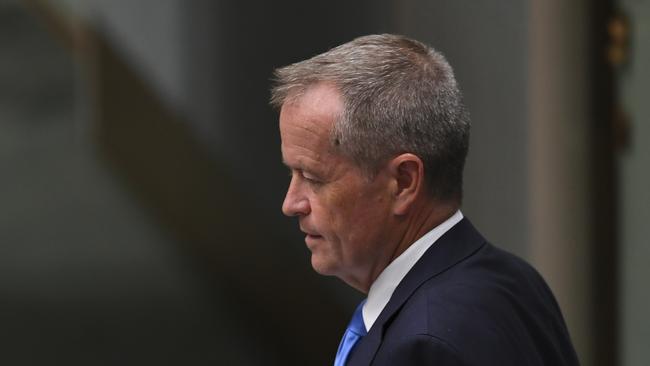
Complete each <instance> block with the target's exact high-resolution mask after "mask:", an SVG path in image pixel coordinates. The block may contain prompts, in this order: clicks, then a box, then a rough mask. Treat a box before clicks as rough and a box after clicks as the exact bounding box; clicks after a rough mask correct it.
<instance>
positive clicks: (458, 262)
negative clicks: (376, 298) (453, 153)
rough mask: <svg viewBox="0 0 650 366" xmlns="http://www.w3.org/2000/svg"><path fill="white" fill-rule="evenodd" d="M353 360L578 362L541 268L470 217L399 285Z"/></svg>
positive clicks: (472, 364) (473, 364)
mask: <svg viewBox="0 0 650 366" xmlns="http://www.w3.org/2000/svg"><path fill="white" fill-rule="evenodd" d="M347 365H348V366H361V365H373V366H408V365H436V366H452V365H466V366H478V365H480V366H492V365H494V366H527V365H545V366H563V365H578V360H577V357H576V354H575V351H574V349H573V346H572V345H571V340H570V338H569V333H568V331H567V328H566V325H565V324H564V320H563V318H562V314H561V313H560V309H559V307H558V305H557V303H556V301H555V299H554V297H553V294H552V293H551V291H550V289H549V288H548V286H547V285H546V283H545V282H544V280H543V279H542V278H541V276H540V275H539V274H538V273H537V272H536V271H535V270H534V269H533V268H532V267H531V266H530V265H528V264H527V263H526V262H524V261H523V260H521V259H519V258H517V257H515V256H514V255H511V254H509V253H507V252H504V251H502V250H500V249H497V248H495V247H494V246H492V245H491V244H489V243H488V242H486V240H485V239H484V238H483V237H482V236H481V235H480V234H479V233H478V231H476V229H474V227H473V226H472V224H471V223H470V222H469V221H468V220H467V219H466V218H465V219H463V220H462V221H460V222H459V223H458V224H456V225H455V226H454V227H453V228H452V229H451V230H449V231H448V232H447V233H445V234H444V235H443V236H442V237H441V238H440V239H438V241H437V242H436V243H435V244H434V245H432V246H431V247H430V248H429V249H428V250H427V252H426V253H425V254H424V255H423V256H422V258H420V260H419V261H418V262H417V263H416V264H415V266H414V267H413V268H412V269H411V271H410V272H409V273H408V274H407V275H406V277H405V278H404V279H403V280H402V282H401V283H400V284H399V286H398V287H397V288H396V289H395V292H394V293H393V296H392V297H391V299H390V301H389V302H388V304H387V305H386V307H385V308H384V310H383V311H382V312H381V314H380V315H379V317H378V318H377V320H376V322H375V323H374V325H373V326H372V328H371V329H370V331H369V332H368V335H366V336H365V337H364V338H362V339H361V341H359V343H358V344H357V345H356V346H355V348H354V349H353V350H352V353H351V355H350V358H349V359H348V363H347Z"/></svg>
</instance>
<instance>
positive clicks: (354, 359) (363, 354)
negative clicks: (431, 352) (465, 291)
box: [347, 218, 485, 366]
mask: <svg viewBox="0 0 650 366" xmlns="http://www.w3.org/2000/svg"><path fill="white" fill-rule="evenodd" d="M484 243H485V239H483V237H482V236H481V234H479V233H478V231H476V229H475V228H474V226H473V225H472V224H471V223H470V222H469V220H467V219H466V218H463V220H461V221H460V222H459V223H458V224H456V225H454V227H452V228H451V229H450V230H449V231H447V232H446V233H445V234H444V235H443V236H442V237H440V239H438V241H436V243H435V244H433V245H432V246H431V247H430V248H429V249H428V250H427V251H426V252H425V253H424V255H423V256H422V258H420V259H419V260H418V261H417V263H416V264H415V265H414V266H413V268H411V270H410V271H409V272H408V273H407V274H406V276H405V277H404V279H403V280H402V282H400V284H399V285H398V286H397V288H396V289H395V292H393V295H392V296H391V298H390V301H389V302H388V304H386V307H384V310H382V312H381V313H380V314H379V317H378V318H377V320H376V321H375V323H374V325H373V326H372V328H371V329H370V332H368V334H367V335H366V336H365V337H363V338H362V339H361V341H359V343H358V344H357V345H356V347H355V348H354V350H353V352H352V354H351V355H350V358H349V361H348V363H347V365H349V366H362V365H364V366H365V365H370V364H371V362H372V360H373V359H374V357H375V354H376V353H377V350H378V349H379V346H380V345H381V342H382V340H383V336H384V334H385V331H386V328H387V327H388V326H389V325H390V322H391V319H392V318H393V317H394V316H395V315H396V314H397V313H398V312H399V310H400V309H401V307H402V306H403V305H404V303H406V301H407V300H408V299H409V297H411V295H412V294H413V293H414V292H415V291H416V290H417V289H418V288H419V287H420V286H421V285H422V284H423V283H424V282H425V281H427V280H429V279H430V278H432V277H435V276H437V275H438V274H440V273H442V272H444V271H445V270H447V269H448V268H451V267H453V266H454V265H456V264H458V263H459V262H460V261H462V260H463V259H465V258H466V257H468V256H470V255H471V254H473V253H474V252H476V251H477V250H478V249H479V248H480V247H481V246H483V244H484Z"/></svg>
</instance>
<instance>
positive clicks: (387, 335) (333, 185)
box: [271, 35, 578, 366]
mask: <svg viewBox="0 0 650 366" xmlns="http://www.w3.org/2000/svg"><path fill="white" fill-rule="evenodd" d="M461 99H462V98H461V93H460V91H459V89H458V87H457V85H456V81H455V79H454V75H453V72H452V69H451V67H450V66H449V64H448V63H447V62H446V60H445V59H444V57H443V56H442V55H440V54H439V53H437V52H436V51H434V50H433V49H431V48H429V47H427V46H425V45H423V44H421V43H419V42H417V41H414V40H410V39H408V38H405V37H401V36H394V35H373V36H366V37H361V38H358V39H355V40H353V41H352V42H349V43H346V44H344V45H341V46H339V47H336V48H334V49H332V50H330V51H328V52H326V53H323V54H321V55H318V56H315V57H313V58H311V59H309V60H306V61H302V62H299V63H296V64H293V65H290V66H287V67H284V68H280V69H278V70H276V85H275V86H274V88H273V90H272V98H271V102H272V104H273V105H275V106H277V107H278V108H280V135H281V139H282V156H283V160H284V163H285V164H286V165H287V167H288V168H289V169H290V172H291V182H290V184H289V188H288V191H287V195H286V198H285V201H284V203H283V206H282V210H283V212H284V213H285V214H286V215H288V216H296V217H297V218H298V221H299V224H300V230H302V231H303V232H304V233H305V242H306V245H307V247H308V248H309V250H310V251H311V254H312V256H311V263H312V266H313V267H314V270H316V271H317V272H318V273H321V274H324V275H334V276H337V277H339V278H340V279H341V280H343V281H344V282H345V283H347V284H348V285H350V286H352V287H354V288H356V289H357V290H359V291H361V292H363V293H366V294H367V295H368V296H367V300H366V301H364V302H363V303H362V304H361V305H360V306H359V307H358V308H357V311H356V312H355V315H354V316H353V319H352V321H351V323H350V326H349V327H348V329H347V330H346V332H345V334H344V336H343V339H342V340H341V344H340V346H339V350H338V352H337V355H336V359H335V365H337V366H338V365H377V366H379V365H392V366H395V365H398V366H399V365H442V366H446V365H500V366H504V365H513V366H514V365H517V366H521V365H549V366H551V365H553V366H559V365H577V364H578V361H577V358H576V355H575V352H574V350H573V347H572V346H571V342H570V339H569V335H568V332H567V329H566V326H565V324H564V321H563V319H562V315H561V313H560V310H559V308H558V306H557V304H556V302H555V300H554V298H553V295H552V294H551V292H550V290H549V289H548V287H547V286H546V284H545V283H544V281H543V279H542V278H541V277H540V276H539V275H538V274H537V273H536V272H535V271H534V270H533V269H532V268H531V267H530V266H529V265H528V264H526V263H525V262H523V261H522V260H520V259H518V258H516V257H514V256H512V255H510V254H508V253H505V252H503V251H501V250H499V249H497V248H495V247H493V246H492V245H491V244H489V243H487V242H486V241H485V239H483V237H482V236H481V235H480V234H479V233H478V232H477V231H476V229H474V227H473V226H472V225H471V223H470V222H469V221H468V220H467V219H466V218H463V215H462V213H461V212H460V211H459V208H460V204H461V198H462V172H463V165H464V162H465V157H466V155H467V149H468V141H469V126H470V124H469V120H468V117H467V114H466V113H465V109H464V107H463V103H462V100H461Z"/></svg>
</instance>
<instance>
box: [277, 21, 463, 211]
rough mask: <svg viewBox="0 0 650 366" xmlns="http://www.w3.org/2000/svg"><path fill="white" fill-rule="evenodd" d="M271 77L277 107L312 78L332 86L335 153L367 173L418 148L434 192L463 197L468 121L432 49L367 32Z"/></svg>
mask: <svg viewBox="0 0 650 366" xmlns="http://www.w3.org/2000/svg"><path fill="white" fill-rule="evenodd" d="M274 81H275V84H274V86H273V88H272V91H271V104H272V105H273V106H275V107H276V108H280V107H281V106H282V105H283V104H284V103H286V102H289V101H291V100H295V99H297V98H299V97H300V96H301V95H302V94H303V93H304V92H305V91H306V90H307V89H308V88H309V87H310V86H313V85H315V84H317V83H321V82H330V83H332V84H334V85H335V86H336V87H337V88H338V89H339V91H340V92H341V94H342V96H343V100H344V111H343V113H342V115H341V116H339V118H337V120H336V121H335V123H334V126H333V129H332V136H331V139H332V145H333V146H334V147H336V148H337V149H338V151H340V153H342V154H343V155H344V156H346V157H348V158H350V159H351V160H352V161H354V162H355V163H356V164H357V165H358V166H359V167H360V168H361V169H362V170H363V171H364V172H366V173H368V174H369V175H370V176H374V174H376V173H377V172H378V171H379V169H380V168H381V167H382V166H383V164H385V163H386V161H388V160H389V159H390V158H392V157H394V156H396V155H398V154H401V153H412V154H415V155H417V156H418V157H419V158H420V159H422V161H423V164H424V174H425V181H426V182H427V186H428V188H429V190H430V192H431V194H432V195H433V196H434V197H436V198H437V199H440V200H458V201H460V199H461V197H462V181H463V166H464V164H465V157H466V156H467V150H468V145H469V128H470V122H469V118H468V115H467V112H466V110H465V107H464V105H463V102H462V95H461V92H460V90H459V89H458V86H457V85H456V79H455V78H454V74H453V71H452V68H451V66H450V65H449V63H447V60H445V58H444V56H442V55H441V54H440V53H438V52H437V51H435V50H434V49H432V48H430V47H428V46H426V45H424V44H422V43H420V42H418V41H415V40H412V39H409V38H406V37H403V36H397V35H390V34H382V35H369V36H364V37H360V38H357V39H355V40H353V41H351V42H348V43H345V44H343V45H341V46H338V47H336V48H333V49H331V50H329V51H327V52H325V53H322V54H320V55H317V56H314V57H312V58H311V59H308V60H305V61H301V62H298V63H295V64H292V65H289V66H285V67H282V68H279V69H277V70H275V80H274Z"/></svg>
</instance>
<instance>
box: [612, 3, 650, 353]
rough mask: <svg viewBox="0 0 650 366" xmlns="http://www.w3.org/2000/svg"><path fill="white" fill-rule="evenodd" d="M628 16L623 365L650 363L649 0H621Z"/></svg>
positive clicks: (623, 82) (623, 77) (623, 76)
mask: <svg viewBox="0 0 650 366" xmlns="http://www.w3.org/2000/svg"><path fill="white" fill-rule="evenodd" d="M619 3H620V5H621V6H622V9H623V11H624V12H625V13H626V14H627V15H628V16H629V17H630V26H631V29H630V30H631V38H630V60H629V62H628V63H627V64H626V65H624V66H623V68H622V69H620V70H619V76H620V78H619V82H620V85H619V86H620V93H621V98H622V107H623V108H624V110H625V111H626V112H627V113H628V114H629V118H630V124H631V130H630V143H629V146H628V147H627V148H626V149H625V150H624V151H621V154H620V160H619V163H620V182H619V184H620V187H621V194H620V213H621V215H620V219H619V227H620V242H621V256H620V264H619V266H620V268H621V277H620V279H621V284H620V286H621V287H620V288H621V302H620V313H619V314H620V319H621V338H620V347H621V363H620V364H621V365H622V366H643V365H649V364H650V347H648V345H649V344H650V316H649V315H648V309H650V285H649V284H648V280H649V279H650V266H648V260H649V259H650V245H649V243H650V225H649V224H648V220H649V219H650V190H649V189H648V187H650V144H648V141H650V103H648V98H649V96H650V69H649V68H648V65H650V2H648V1H633V0H620V1H619Z"/></svg>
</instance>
